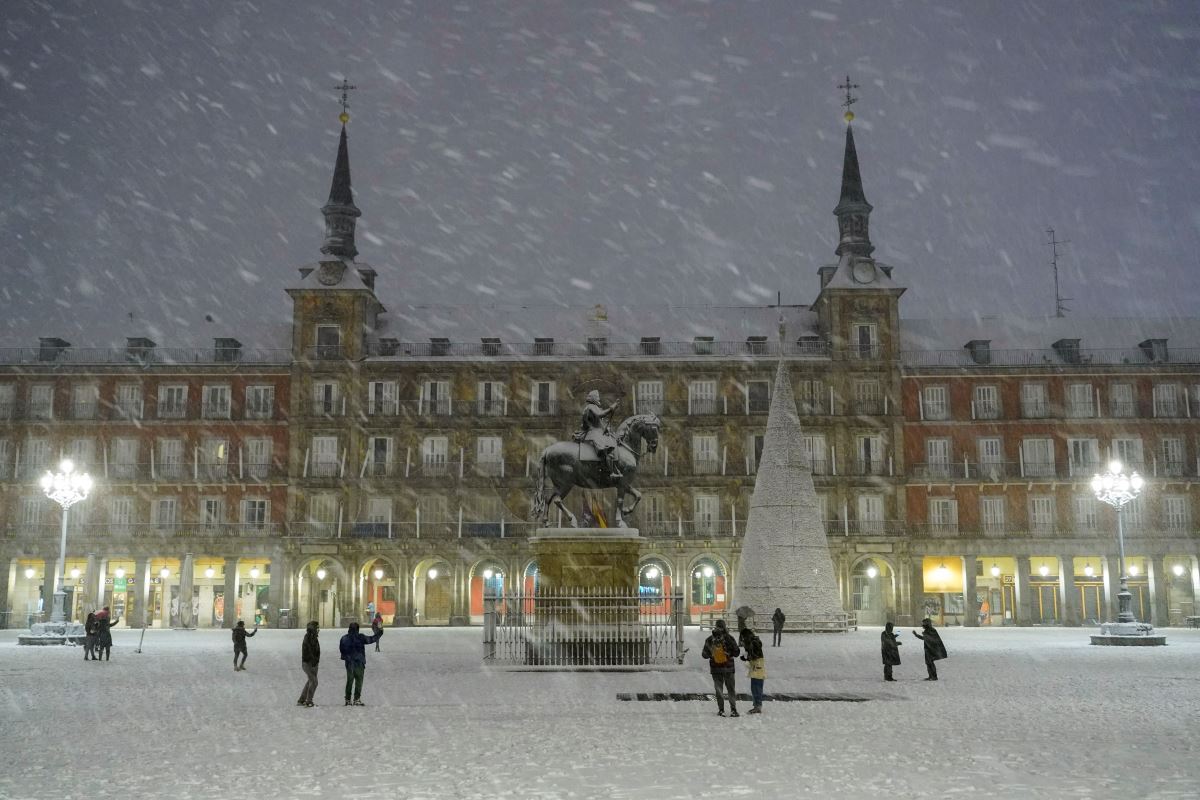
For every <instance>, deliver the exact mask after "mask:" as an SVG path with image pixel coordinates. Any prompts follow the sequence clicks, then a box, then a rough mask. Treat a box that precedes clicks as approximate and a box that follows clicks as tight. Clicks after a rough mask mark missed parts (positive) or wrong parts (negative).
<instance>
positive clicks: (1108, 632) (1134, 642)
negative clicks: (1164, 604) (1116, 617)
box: [1092, 622, 1167, 647]
mask: <svg viewBox="0 0 1200 800" xmlns="http://www.w3.org/2000/svg"><path fill="white" fill-rule="evenodd" d="M1166 643H1167V637H1166V635H1165V634H1158V633H1155V632H1154V626H1153V625H1151V624H1150V623H1148V622H1105V623H1103V624H1102V625H1101V626H1100V633H1099V634H1093V635H1092V644H1095V645H1107V646H1110V647H1159V646H1162V645H1165V644H1166Z"/></svg>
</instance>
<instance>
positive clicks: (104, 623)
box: [92, 606, 121, 661]
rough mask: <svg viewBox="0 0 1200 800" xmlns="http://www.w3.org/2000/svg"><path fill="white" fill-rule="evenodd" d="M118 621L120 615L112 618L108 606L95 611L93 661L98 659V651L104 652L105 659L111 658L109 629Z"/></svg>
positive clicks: (110, 634)
mask: <svg viewBox="0 0 1200 800" xmlns="http://www.w3.org/2000/svg"><path fill="white" fill-rule="evenodd" d="M120 621H121V619H120V617H117V618H116V619H113V618H112V617H111V616H110V612H109V610H108V606H105V607H104V608H102V609H100V610H99V611H97V612H96V649H95V652H93V654H92V659H93V660H94V661H99V660H100V653H104V660H105V661H108V660H109V659H110V658H112V633H111V632H110V630H109V629H110V628H112V626H113V625H116V624H117V623H118V622H120Z"/></svg>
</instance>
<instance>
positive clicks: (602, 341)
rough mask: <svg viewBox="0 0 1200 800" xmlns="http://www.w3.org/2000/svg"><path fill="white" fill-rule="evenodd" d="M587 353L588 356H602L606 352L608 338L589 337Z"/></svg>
mask: <svg viewBox="0 0 1200 800" xmlns="http://www.w3.org/2000/svg"><path fill="white" fill-rule="evenodd" d="M587 351H588V355H589V356H602V355H604V354H605V353H607V352H608V337H607V336H589V337H588V340H587Z"/></svg>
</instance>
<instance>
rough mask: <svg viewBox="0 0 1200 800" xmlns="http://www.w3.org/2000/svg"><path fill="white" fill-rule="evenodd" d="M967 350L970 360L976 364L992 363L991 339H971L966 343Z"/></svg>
mask: <svg viewBox="0 0 1200 800" xmlns="http://www.w3.org/2000/svg"><path fill="white" fill-rule="evenodd" d="M966 348H967V352H968V353H969V354H970V356H971V360H972V361H974V362H975V363H976V364H990V363H992V341H991V339H972V340H971V341H969V342H967V344H966Z"/></svg>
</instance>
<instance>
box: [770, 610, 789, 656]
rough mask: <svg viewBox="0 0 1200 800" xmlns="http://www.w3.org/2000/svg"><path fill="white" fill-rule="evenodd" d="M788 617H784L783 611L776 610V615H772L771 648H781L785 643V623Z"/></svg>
mask: <svg viewBox="0 0 1200 800" xmlns="http://www.w3.org/2000/svg"><path fill="white" fill-rule="evenodd" d="M786 619H787V617H785V616H784V615H783V609H780V608H777V609H775V613H774V614H772V615H771V647H779V645H780V644H782V643H783V623H784V620H786Z"/></svg>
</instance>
